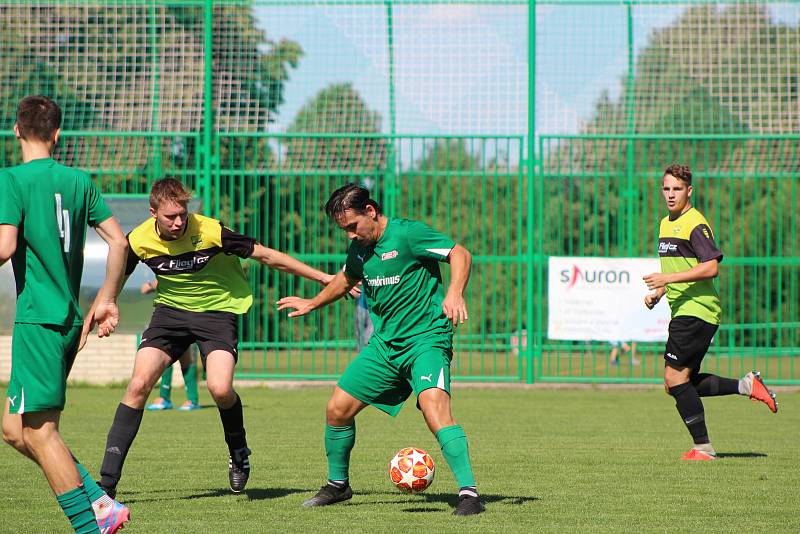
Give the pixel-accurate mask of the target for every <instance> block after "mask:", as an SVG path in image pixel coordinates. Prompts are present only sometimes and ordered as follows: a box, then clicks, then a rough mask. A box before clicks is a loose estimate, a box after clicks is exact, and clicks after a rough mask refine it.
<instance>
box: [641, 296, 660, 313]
mask: <svg viewBox="0 0 800 534" xmlns="http://www.w3.org/2000/svg"><path fill="white" fill-rule="evenodd" d="M659 300H661V295H659V294H658V293H650V294H649V295H645V297H644V305H645V306H647V309H648V310H652V309H653V308H655V306H656V304H658V301H659Z"/></svg>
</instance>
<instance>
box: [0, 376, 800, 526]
mask: <svg viewBox="0 0 800 534" xmlns="http://www.w3.org/2000/svg"><path fill="white" fill-rule="evenodd" d="M329 392H330V389H329V388H328V387H324V388H322V387H317V388H301V389H262V388H247V389H242V390H241V395H242V398H243V401H244V403H245V421H246V423H247V430H248V440H249V442H250V446H251V448H252V449H253V456H252V457H251V462H252V465H253V472H252V475H251V478H250V482H249V484H248V489H247V492H246V494H243V495H238V496H235V495H232V494H230V492H229V491H228V489H227V450H226V448H225V445H224V441H223V439H222V435H221V426H220V422H219V415H218V412H217V410H216V409H214V408H208V409H204V410H200V411H197V412H189V413H184V412H175V411H172V412H166V413H149V412H148V413H146V414H145V417H144V421H143V424H142V427H141V429H140V431H139V435H138V437H137V439H136V442H135V443H134V446H133V449H132V450H131V452H130V454H129V456H128V459H127V463H126V466H125V473H124V477H123V479H122V481H121V483H120V486H119V495H118V497H119V500H121V501H123V502H125V503H127V504H128V505H129V507H130V509H131V513H132V517H133V521H132V522H131V523H130V524H129V526H128V527H127V528H126V529H125V532H126V533H131V534H132V533H136V532H142V533H162V532H164V533H166V532H168V533H170V534H176V533H183V532H204V533H226V532H231V533H233V532H237V533H239V532H337V531H339V532H403V533H406V532H475V531H477V532H534V531H536V532H577V531H580V532H688V531H694V532H704V533H706V532H744V531H756V532H770V533H773V532H797V531H798V530H800V514H798V512H797V510H798V508H797V502H798V495H799V494H798V488H797V486H798V480H799V479H798V472H800V460H799V459H798V452H797V451H798V441H800V440H798V438H800V415H798V414H800V409H798V408H800V393H790V392H786V393H783V394H780V395H779V400H780V401H781V411H780V412H779V413H778V414H777V415H773V414H771V413H770V412H769V411H768V410H767V408H766V407H765V406H763V405H761V404H754V403H751V402H750V401H747V400H746V399H743V398H740V397H719V398H711V399H707V400H706V402H705V405H706V418H707V421H708V422H709V430H710V435H711V438H712V440H713V443H714V445H715V446H716V448H717V450H718V452H719V453H720V458H719V459H718V460H717V461H715V462H695V463H690V462H681V461H679V460H678V458H679V457H680V455H681V453H683V452H684V451H685V450H688V448H689V446H690V441H689V438H688V434H687V432H686V430H685V428H684V427H683V424H682V422H681V420H680V418H679V417H678V415H677V413H676V412H675V409H674V406H673V402H672V399H670V398H669V397H667V396H666V395H665V394H664V393H663V391H662V390H659V389H655V388H653V389H646V390H609V389H580V390H575V389H566V390H561V389H557V390H556V389H472V388H464V387H462V388H458V389H457V390H456V391H455V399H456V400H455V403H454V407H455V416H456V418H457V420H458V421H459V422H460V423H461V424H462V425H463V426H464V428H465V430H466V431H467V434H468V436H469V438H470V448H471V453H472V457H473V465H474V468H475V472H476V476H477V478H478V483H479V489H480V490H481V492H482V493H483V496H484V499H485V501H486V503H487V512H486V513H485V514H483V515H481V516H477V517H469V518H456V517H453V516H452V515H451V514H450V512H451V511H452V506H453V504H454V500H455V499H454V496H453V490H454V485H455V483H454V480H453V477H452V475H451V474H450V472H449V470H448V469H447V466H446V464H445V462H444V459H443V458H442V455H441V452H440V451H439V448H438V446H437V444H436V442H435V440H434V438H433V437H432V436H431V435H430V434H429V433H428V431H427V429H426V427H425V425H424V423H423V421H422V418H421V416H420V415H419V413H418V412H417V410H416V409H415V408H414V407H413V405H407V406H406V407H405V409H404V410H403V412H402V413H401V414H400V416H398V417H397V418H396V419H392V418H390V417H388V416H385V415H383V414H381V413H379V412H378V411H377V410H374V409H367V410H366V411H365V412H364V413H363V414H362V415H361V416H359V420H358V437H357V444H356V448H355V450H354V452H353V458H352V469H351V483H352V485H353V487H354V489H355V491H356V495H355V497H354V498H353V500H352V501H351V502H350V503H348V504H342V505H336V506H332V507H329V508H326V509H314V510H306V509H303V508H302V507H301V506H300V505H301V503H302V501H303V500H304V499H306V498H308V497H309V496H310V495H312V494H313V493H314V492H315V491H316V490H317V489H318V488H319V486H320V485H321V484H322V482H323V480H324V477H325V457H324V452H323V446H322V430H323V426H322V425H323V409H324V405H325V401H326V399H327V397H328V394H329ZM203 393H204V395H202V396H201V400H203V401H204V402H205V403H206V404H208V403H209V396H208V394H207V393H205V392H203ZM175 394H176V397H175V399H174V400H176V401H182V400H183V396H182V395H183V392H182V391H180V390H179V391H176V393H175ZM121 396H122V390H121V389H118V388H117V389H111V388H88V387H76V388H72V389H71V390H70V391H69V400H68V405H67V409H66V411H65V413H64V416H63V419H62V433H63V435H64V437H65V439H66V441H67V443H69V444H70V446H71V447H72V449H73V451H74V453H75V454H76V455H77V456H78V458H80V459H81V460H82V462H83V463H84V465H86V466H87V468H89V470H90V471H91V472H92V473H93V474H95V475H96V474H97V471H98V469H99V463H100V460H101V457H102V451H103V445H104V443H105V437H106V432H107V431H108V427H109V425H110V423H111V419H112V417H113V413H114V410H115V407H116V404H117V403H118V402H119V399H120V398H121ZM407 445H415V446H418V447H422V448H425V449H427V450H428V451H429V452H431V453H432V455H433V456H434V459H435V460H436V462H437V464H436V465H437V474H436V480H435V482H434V484H433V486H432V488H430V489H429V491H428V492H427V493H426V494H423V495H421V496H406V495H402V494H400V493H398V492H396V491H395V490H394V489H393V488H392V487H391V486H390V484H389V482H388V477H387V475H386V465H387V463H388V461H389V459H390V458H391V456H392V454H393V453H394V452H395V451H396V450H397V449H400V448H401V447H404V446H407ZM0 451H2V452H0V472H1V473H2V481H3V483H2V484H0V532H3V533H6V532H8V533H28V532H30V533H50V532H69V529H68V527H67V523H66V520H65V519H64V517H63V516H62V514H61V512H60V510H59V509H58V508H57V505H56V503H55V500H54V499H53V497H52V495H51V493H50V490H49V488H48V487H47V485H46V483H45V480H44V477H43V476H42V474H41V473H40V472H39V470H38V468H36V467H35V466H34V465H33V464H32V463H31V462H29V461H28V460H26V459H24V458H23V457H22V456H20V455H18V454H17V453H16V452H14V451H13V450H12V449H11V448H10V447H8V446H4V447H3V448H2V449H0Z"/></svg>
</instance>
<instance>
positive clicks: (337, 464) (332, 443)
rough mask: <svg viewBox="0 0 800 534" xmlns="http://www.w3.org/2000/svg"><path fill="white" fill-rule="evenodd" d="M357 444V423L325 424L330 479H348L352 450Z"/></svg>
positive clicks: (326, 453)
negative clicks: (345, 424)
mask: <svg viewBox="0 0 800 534" xmlns="http://www.w3.org/2000/svg"><path fill="white" fill-rule="evenodd" d="M355 444H356V425H355V423H354V424H352V425H347V426H330V425H326V426H325V455H326V456H327V457H328V480H347V479H348V477H349V475H348V471H349V469H350V451H352V450H353V447H354V446H355Z"/></svg>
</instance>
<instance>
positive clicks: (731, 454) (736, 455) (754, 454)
mask: <svg viewBox="0 0 800 534" xmlns="http://www.w3.org/2000/svg"><path fill="white" fill-rule="evenodd" d="M766 457H767V455H766V454H764V453H763V452H718V453H717V458H766Z"/></svg>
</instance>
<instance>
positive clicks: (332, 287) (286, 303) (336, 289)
mask: <svg viewBox="0 0 800 534" xmlns="http://www.w3.org/2000/svg"><path fill="white" fill-rule="evenodd" d="M357 283H358V280H351V279H349V278H347V276H346V275H345V274H344V272H339V273H338V274H336V275H335V276H334V277H333V279H332V280H331V281H330V283H329V284H328V285H326V286H325V288H324V289H323V290H322V291H320V292H319V293H317V295H316V296H315V297H314V298H311V299H304V298H300V297H294V296H293V297H283V298H282V299H280V300H279V301H278V311H281V310H286V309H293V310H295V311H293V312H290V313H289V317H300V316H301V315H305V314H307V313H309V312H311V311H313V310H316V309H317V308H322V307H323V306H327V305H328V304H330V303H331V302H334V301H336V300H339V299H340V298H342V297H343V296H345V295H346V294H347V293H348V292H350V291H351V290H352V289H353V287H354V286H355V285H356V284H357Z"/></svg>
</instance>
